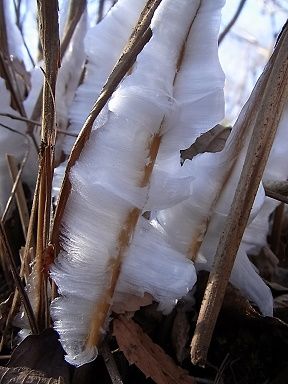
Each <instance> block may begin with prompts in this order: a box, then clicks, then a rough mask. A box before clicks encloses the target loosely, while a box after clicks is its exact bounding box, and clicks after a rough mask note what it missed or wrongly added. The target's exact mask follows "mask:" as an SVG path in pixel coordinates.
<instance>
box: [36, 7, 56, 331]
mask: <svg viewBox="0 0 288 384" xmlns="http://www.w3.org/2000/svg"><path fill="white" fill-rule="evenodd" d="M37 5H38V16H39V29H40V38H41V43H42V49H43V59H44V64H45V81H44V87H43V109H42V129H41V145H40V153H39V201H38V221H37V240H36V270H37V295H38V297H37V304H36V315H37V320H38V325H39V328H40V329H42V328H45V327H46V326H47V323H48V311H47V306H48V303H47V298H46V296H47V294H46V284H47V281H45V280H46V279H45V278H44V274H43V266H44V260H43V258H44V253H45V249H46V247H47V245H48V239H49V233H50V219H51V218H50V213H51V190H52V177H53V159H54V146H55V135H56V126H55V87H56V79H57V73H58V68H59V65H60V50H59V25H58V1H57V0H50V1H45V0H38V1H37Z"/></svg>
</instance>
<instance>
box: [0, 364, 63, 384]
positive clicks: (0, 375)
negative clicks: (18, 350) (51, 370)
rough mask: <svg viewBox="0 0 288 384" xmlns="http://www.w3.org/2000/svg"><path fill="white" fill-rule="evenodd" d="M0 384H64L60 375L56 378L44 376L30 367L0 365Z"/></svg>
mask: <svg viewBox="0 0 288 384" xmlns="http://www.w3.org/2000/svg"><path fill="white" fill-rule="evenodd" d="M0 383H1V384H24V383H25V384H64V381H63V379H62V378H61V377H59V378H57V379H53V378H48V377H45V375H44V374H43V373H42V372H38V371H34V370H32V369H30V368H25V367H21V368H20V367H16V368H7V367H0Z"/></svg>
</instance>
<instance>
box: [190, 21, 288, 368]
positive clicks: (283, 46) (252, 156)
mask: <svg viewBox="0 0 288 384" xmlns="http://www.w3.org/2000/svg"><path fill="white" fill-rule="evenodd" d="M287 44H288V27H286V28H285V31H284V32H283V33H282V36H281V38H280V40H279V42H278V44H277V46H276V49H275V51H274V53H273V55H272V58H271V60H270V62H269V64H268V67H267V69H266V72H265V78H264V81H262V84H264V86H263V92H261V94H260V95H259V96H260V98H259V99H258V100H256V101H257V103H256V104H254V105H253V107H254V108H255V109H256V110H257V114H256V118H255V119H253V120H252V124H253V132H252V136H251V140H250V143H249V147H248V151H247V155H246V158H245V162H244V166H243V170H242V173H241V176H240V180H239V183H238V186H237V189H236V192H235V196H234V200H233V203H232V206H231V209H230V212H229V215H228V218H227V222H226V226H225V230H224V232H223V234H222V236H221V238H220V240H219V244H218V248H217V251H216V255H215V262H214V266H213V269H212V271H211V273H210V276H209V280H208V284H207V287H206V291H205V295H204V299H203V302H202V305H201V309H200V313H199V317H198V321H197V325H196V330H195V334H194V336H193V339H192V343H191V348H192V349H191V357H192V362H193V363H194V364H200V365H204V364H205V362H206V358H207V353H208V348H209V345H210V341H211V338H212V334H213V331H214V327H215V323H216V320H217V316H218V314H219V311H220V308H221V305H222V302H223V297H224V294H225V290H226V287H227V283H228V280H229V277H230V273H231V270H232V267H233V263H234V260H235V257H236V253H237V250H238V248H239V244H240V242H241V238H242V235H243V232H244V230H245V227H246V224H247V221H248V218H249V214H250V211H251V208H252V204H253V201H254V198H255V195H256V192H257V189H258V186H259V183H260V180H261V177H262V174H263V171H264V168H265V165H266V162H267V159H268V156H269V152H270V149H271V146H272V144H273V140H274V137H275V133H276V130H277V127H278V124H279V120H280V117H281V113H282V110H283V106H284V103H285V100H286V99H287V95H288V52H287Z"/></svg>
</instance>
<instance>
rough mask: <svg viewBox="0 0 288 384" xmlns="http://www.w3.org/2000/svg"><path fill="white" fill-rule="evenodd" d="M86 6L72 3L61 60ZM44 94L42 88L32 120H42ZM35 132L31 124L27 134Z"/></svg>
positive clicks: (83, 1)
mask: <svg viewBox="0 0 288 384" xmlns="http://www.w3.org/2000/svg"><path fill="white" fill-rule="evenodd" d="M86 4H87V0H78V1H77V0H73V1H71V3H70V8H69V16H68V19H67V21H66V24H65V31H64V37H63V40H62V42H61V45H60V60H62V59H63V57H64V55H65V53H66V51H67V48H68V46H69V43H70V41H71V38H72V36H73V33H74V31H75V29H76V26H77V24H78V22H79V20H80V18H81V16H82V14H83V12H84V10H85V9H86ZM42 54H43V52H42ZM42 93H43V88H41V90H40V93H39V96H38V99H37V101H36V103H35V106H34V109H33V112H32V115H31V120H34V121H37V120H39V118H40V115H41V109H42ZM33 130H34V124H33V123H31V124H29V126H28V130H27V132H29V133H31V132H33Z"/></svg>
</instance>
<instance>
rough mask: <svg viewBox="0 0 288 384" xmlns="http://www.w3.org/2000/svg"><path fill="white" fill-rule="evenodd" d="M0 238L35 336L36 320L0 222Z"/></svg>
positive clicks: (36, 331) (36, 330)
mask: <svg viewBox="0 0 288 384" xmlns="http://www.w3.org/2000/svg"><path fill="white" fill-rule="evenodd" d="M0 237H1V241H2V244H3V248H4V251H5V254H6V256H7V258H8V261H9V267H10V270H11V274H12V277H13V280H14V283H15V286H16V288H17V290H18V292H19V295H20V297H21V301H22V303H23V306H24V309H25V312H26V315H27V317H28V320H29V324H30V328H31V331H32V333H35V334H36V333H38V327H37V323H36V319H35V316H34V313H33V310H32V307H31V304H30V301H29V299H28V296H27V293H26V291H25V288H24V286H23V284H22V281H21V278H20V276H19V275H18V271H17V267H16V264H15V261H14V257H13V254H12V251H11V249H10V246H9V242H8V239H7V236H6V232H5V229H4V226H3V223H2V222H1V223H0Z"/></svg>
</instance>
